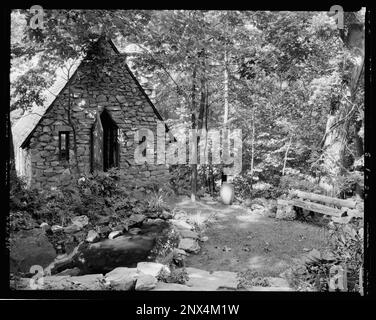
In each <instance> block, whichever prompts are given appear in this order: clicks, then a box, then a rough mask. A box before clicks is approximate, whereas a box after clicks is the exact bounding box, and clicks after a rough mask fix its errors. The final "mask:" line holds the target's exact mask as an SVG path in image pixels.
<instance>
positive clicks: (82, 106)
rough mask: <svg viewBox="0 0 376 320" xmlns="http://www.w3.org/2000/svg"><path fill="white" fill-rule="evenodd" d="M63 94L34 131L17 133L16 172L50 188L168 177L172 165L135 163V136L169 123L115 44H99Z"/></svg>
mask: <svg viewBox="0 0 376 320" xmlns="http://www.w3.org/2000/svg"><path fill="white" fill-rule="evenodd" d="M57 88H58V93H57V94H56V95H54V96H53V98H52V99H50V100H51V101H49V102H48V105H47V106H45V108H44V109H43V112H44V113H43V114H42V116H41V117H40V118H39V119H38V120H37V121H34V124H33V125H32V127H31V128H30V121H26V122H25V121H24V123H23V122H22V119H21V120H19V122H18V123H17V124H16V125H15V126H14V129H12V130H13V131H12V132H13V136H14V144H15V158H16V159H15V160H16V169H17V172H18V173H19V174H20V175H22V176H24V177H26V179H27V181H28V183H29V184H31V185H32V186H35V187H40V188H42V187H45V186H48V187H49V186H51V185H56V184H60V183H62V182H66V181H69V179H70V178H71V177H72V176H73V175H72V173H89V172H93V171H95V170H104V171H106V170H108V169H110V168H112V167H117V168H121V169H126V172H127V177H126V178H127V179H129V180H130V181H135V180H137V179H141V180H147V179H149V178H150V177H152V176H154V177H158V178H159V177H165V176H166V174H167V173H168V167H167V166H166V165H157V164H155V162H152V161H150V162H149V161H148V163H147V164H143V165H139V164H136V163H135V161H134V151H135V146H136V144H137V141H136V142H135V141H134V133H135V132H136V131H137V130H139V129H140V128H147V129H150V130H152V131H153V132H154V134H155V133H156V128H157V122H158V121H163V119H162V117H161V115H160V114H159V112H158V110H157V109H156V108H155V106H154V105H153V103H152V102H151V100H150V99H149V97H148V95H147V94H146V92H145V90H144V89H143V88H142V87H141V85H140V83H139V82H138V81H137V79H136V78H135V76H134V74H133V73H132V71H131V70H130V68H129V67H128V65H127V63H126V57H125V55H124V54H121V53H120V52H119V51H118V50H117V48H116V47H115V45H114V43H113V42H112V41H111V40H107V39H105V38H103V37H101V38H100V39H99V40H98V41H96V42H95V43H94V44H93V45H92V47H91V49H90V50H88V52H87V55H86V57H85V58H84V59H82V61H81V62H80V63H79V64H78V65H77V67H76V68H75V70H74V72H72V75H71V76H70V77H68V79H67V80H65V81H61V80H60V82H59V81H58V84H57ZM34 119H35V118H34ZM25 123H28V126H29V128H28V127H27V125H25ZM31 123H33V122H32V121H31ZM72 123H73V125H72ZM166 128H167V127H166ZM167 131H168V129H167ZM141 138H142V136H141ZM142 141H144V140H141V141H140V142H139V143H142ZM154 150H156V147H155V148H154Z"/></svg>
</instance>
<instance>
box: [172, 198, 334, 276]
mask: <svg viewBox="0 0 376 320" xmlns="http://www.w3.org/2000/svg"><path fill="white" fill-rule="evenodd" d="M175 207H176V208H179V209H182V210H184V211H185V212H186V213H187V215H188V217H189V218H190V219H192V220H194V221H196V222H197V223H198V224H199V225H200V224H201V225H203V223H204V222H206V223H207V226H206V228H205V230H204V232H203V235H205V236H208V241H206V242H204V243H201V247H202V248H201V251H200V253H199V254H197V255H194V254H192V255H190V256H189V257H188V258H187V261H186V266H187V267H195V268H199V269H204V270H207V271H216V270H221V271H233V272H248V271H250V272H256V273H257V275H258V276H262V277H268V276H270V277H278V276H279V275H280V273H281V272H284V271H285V270H286V269H288V268H289V267H291V266H293V265H294V264H296V263H298V262H300V259H301V258H302V256H303V254H304V253H305V252H306V251H308V250H311V249H313V248H316V249H320V248H323V247H324V246H325V245H326V244H327V240H326V239H327V232H326V230H325V229H324V228H322V227H319V226H315V225H310V224H308V223H302V222H299V221H281V220H276V219H274V218H269V217H264V216H261V215H259V214H256V213H252V211H250V210H248V209H247V208H243V207H240V206H236V205H231V206H226V205H223V204H221V203H219V202H216V201H198V202H196V203H192V202H191V201H190V200H189V199H188V198H185V199H180V201H178V202H177V203H175Z"/></svg>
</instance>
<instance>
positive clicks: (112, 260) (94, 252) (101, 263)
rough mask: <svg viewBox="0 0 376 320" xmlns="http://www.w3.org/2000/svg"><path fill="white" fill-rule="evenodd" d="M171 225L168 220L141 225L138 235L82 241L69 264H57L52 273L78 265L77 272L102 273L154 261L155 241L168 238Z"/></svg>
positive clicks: (126, 234) (129, 234) (127, 234)
mask: <svg viewBox="0 0 376 320" xmlns="http://www.w3.org/2000/svg"><path fill="white" fill-rule="evenodd" d="M169 232H170V225H169V224H168V223H167V222H161V223H155V224H146V225H145V224H144V225H143V226H141V227H140V230H139V232H138V234H136V235H134V234H131V233H124V234H123V235H121V236H118V237H116V238H115V239H104V240H102V241H99V242H96V243H82V244H81V245H80V246H79V248H78V251H77V254H75V255H74V257H73V259H72V260H71V261H70V262H69V263H68V264H66V263H64V264H61V265H59V264H57V265H56V268H54V269H53V270H52V273H53V274H56V273H59V272H61V271H63V270H65V269H72V268H79V269H80V274H79V275H83V274H95V273H102V274H105V273H107V272H109V271H111V270H113V269H115V268H117V267H130V268H134V267H136V266H137V263H138V262H141V261H154V260H155V257H156V254H155V253H154V252H153V249H154V248H155V246H156V243H157V242H159V243H160V242H161V241H163V239H165V238H166V239H167V238H168V236H167V235H168V233H169Z"/></svg>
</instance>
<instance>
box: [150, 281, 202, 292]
mask: <svg viewBox="0 0 376 320" xmlns="http://www.w3.org/2000/svg"><path fill="white" fill-rule="evenodd" d="M152 290H153V291H194V290H196V289H195V288H194V287H189V286H186V285H184V284H179V283H166V282H158V283H157V285H156V287H155V288H154V289H152Z"/></svg>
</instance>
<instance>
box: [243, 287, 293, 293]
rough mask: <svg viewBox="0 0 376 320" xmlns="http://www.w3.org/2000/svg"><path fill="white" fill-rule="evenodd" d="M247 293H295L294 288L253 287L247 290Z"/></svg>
mask: <svg viewBox="0 0 376 320" xmlns="http://www.w3.org/2000/svg"><path fill="white" fill-rule="evenodd" d="M246 290H247V291H269V292H273V291H294V290H293V289H292V288H290V287H261V286H260V287H251V288H247V289H246Z"/></svg>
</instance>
